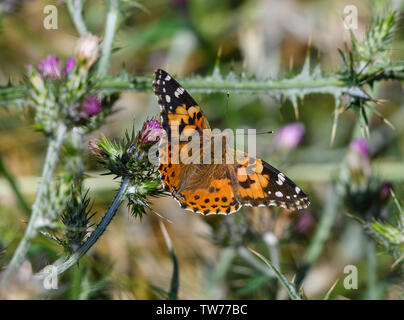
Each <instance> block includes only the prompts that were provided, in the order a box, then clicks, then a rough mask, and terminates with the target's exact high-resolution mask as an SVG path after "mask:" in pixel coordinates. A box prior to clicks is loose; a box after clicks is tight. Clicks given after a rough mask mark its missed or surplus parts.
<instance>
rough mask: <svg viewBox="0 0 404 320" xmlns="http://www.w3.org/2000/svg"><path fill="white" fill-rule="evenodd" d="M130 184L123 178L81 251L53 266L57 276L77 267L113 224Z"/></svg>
mask: <svg viewBox="0 0 404 320" xmlns="http://www.w3.org/2000/svg"><path fill="white" fill-rule="evenodd" d="M129 182H130V181H129V178H127V177H125V178H123V180H122V182H121V186H120V187H119V190H118V192H117V194H116V195H115V198H114V200H113V202H112V204H111V205H110V207H109V208H108V210H107V212H106V213H105V215H104V217H103V218H102V219H101V222H100V223H99V224H98V225H97V227H96V228H95V230H94V231H93V232H92V233H91V235H90V236H89V237H88V239H87V240H86V242H85V243H84V244H83V245H82V246H81V247H80V248H79V249H77V251H75V252H74V253H73V254H72V255H70V256H67V257H65V258H62V259H59V260H58V261H57V262H55V263H54V264H53V265H54V266H55V267H56V268H57V274H61V273H63V272H65V271H66V270H67V269H69V268H70V267H72V266H73V265H75V264H76V263H77V262H78V261H79V259H80V258H81V257H82V256H83V255H84V254H85V253H86V252H87V251H88V250H89V249H90V248H91V247H92V246H93V245H94V244H95V242H96V241H97V240H98V239H99V237H100V236H101V235H102V234H103V233H104V231H105V230H106V228H107V226H108V225H109V223H110V222H111V220H112V218H113V217H114V216H115V214H116V212H117V210H118V208H119V207H120V205H121V204H122V202H123V201H124V200H125V198H126V194H127V191H128V187H129ZM45 276H47V273H46V272H43V271H42V272H40V273H38V274H36V275H35V277H37V278H43V277H45Z"/></svg>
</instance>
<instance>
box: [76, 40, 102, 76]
mask: <svg viewBox="0 0 404 320" xmlns="http://www.w3.org/2000/svg"><path fill="white" fill-rule="evenodd" d="M98 42H99V39H98V37H96V36H95V35H92V34H91V33H87V34H86V35H84V36H82V37H81V38H80V39H79V41H78V42H77V45H76V48H75V51H74V55H75V58H76V60H77V61H78V62H79V63H83V64H84V65H85V66H86V68H87V69H88V68H89V67H90V66H91V65H92V64H93V63H94V62H95V60H97V58H98V54H99V53H98V51H99V49H98Z"/></svg>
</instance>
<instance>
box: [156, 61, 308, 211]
mask: <svg viewBox="0 0 404 320" xmlns="http://www.w3.org/2000/svg"><path fill="white" fill-rule="evenodd" d="M153 89H154V93H155V94H156V96H157V97H158V102H159V104H160V107H161V122H162V126H163V129H164V130H165V131H166V133H167V135H166V136H164V137H163V138H162V139H161V140H160V146H159V156H160V165H159V172H160V177H161V181H162V183H163V186H164V190H166V191H167V192H170V193H171V195H172V196H173V197H174V198H175V199H176V200H177V201H178V202H179V204H180V206H181V207H182V208H184V209H187V210H191V211H194V212H198V213H202V214H211V213H218V214H230V213H233V212H236V211H238V210H239V209H240V208H241V206H242V205H249V206H260V205H263V206H271V205H275V206H280V207H284V208H287V209H290V210H296V209H302V208H306V207H307V206H308V205H309V200H308V198H307V196H306V195H305V194H304V193H303V191H301V190H300V188H298V187H297V186H296V185H295V184H294V183H293V182H292V181H291V180H290V179H289V178H287V177H286V176H285V175H284V174H283V173H281V172H279V171H278V170H277V169H275V168H273V167H272V166H271V165H269V164H268V163H266V162H265V161H263V160H260V159H252V158H250V157H249V156H248V155H246V154H244V153H243V158H244V161H242V162H238V163H236V164H193V163H191V164H184V163H181V164H180V162H179V159H178V155H179V154H180V152H181V151H184V150H187V147H188V145H187V143H188V141H182V140H181V139H179V142H178V144H176V145H174V144H172V141H173V138H180V137H182V136H185V137H190V136H192V135H193V134H194V133H195V132H198V133H199V134H200V135H202V132H203V131H204V130H205V132H204V133H205V134H206V130H207V131H208V133H209V132H210V127H209V123H208V121H207V119H206V118H205V117H204V115H203V113H202V111H201V108H200V107H199V105H198V104H197V103H196V102H195V100H194V99H193V98H192V97H191V96H190V95H189V94H188V92H187V91H186V90H185V89H184V88H182V87H181V85H180V84H179V83H178V82H177V81H175V80H174V79H173V78H172V77H171V76H170V75H169V74H168V73H167V72H165V71H164V70H161V69H158V70H157V71H156V72H155V80H154V81H153ZM208 139H209V137H208ZM183 148H184V150H182V149H183ZM200 149H201V150H203V146H202V140H200ZM237 152H238V153H240V151H237ZM176 157H177V158H176ZM252 168H254V170H253V171H251V169H252Z"/></svg>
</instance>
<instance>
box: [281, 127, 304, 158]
mask: <svg viewBox="0 0 404 320" xmlns="http://www.w3.org/2000/svg"><path fill="white" fill-rule="evenodd" d="M304 132H305V129H304V126H303V124H301V123H290V124H287V125H285V126H283V127H282V128H281V129H280V130H279V131H278V132H277V134H276V137H275V144H276V147H277V149H280V150H285V151H289V150H291V149H294V148H296V147H297V146H298V145H299V143H300V142H301V140H302V138H303V135H304Z"/></svg>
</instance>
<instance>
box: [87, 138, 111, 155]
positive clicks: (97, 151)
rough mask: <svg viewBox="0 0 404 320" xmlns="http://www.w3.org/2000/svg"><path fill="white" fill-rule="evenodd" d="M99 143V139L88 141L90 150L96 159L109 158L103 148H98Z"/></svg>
mask: <svg viewBox="0 0 404 320" xmlns="http://www.w3.org/2000/svg"><path fill="white" fill-rule="evenodd" d="M99 143H100V141H99V140H98V139H91V140H90V141H88V147H89V148H90V150H91V152H92V154H94V155H95V156H96V157H100V158H107V157H108V154H106V153H105V152H104V151H102V150H101V148H100V147H99V146H98V144H99Z"/></svg>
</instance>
